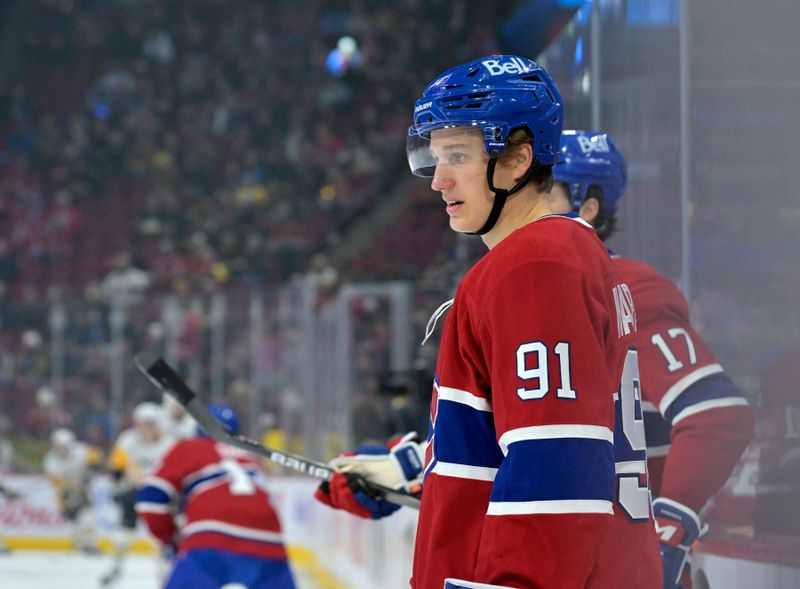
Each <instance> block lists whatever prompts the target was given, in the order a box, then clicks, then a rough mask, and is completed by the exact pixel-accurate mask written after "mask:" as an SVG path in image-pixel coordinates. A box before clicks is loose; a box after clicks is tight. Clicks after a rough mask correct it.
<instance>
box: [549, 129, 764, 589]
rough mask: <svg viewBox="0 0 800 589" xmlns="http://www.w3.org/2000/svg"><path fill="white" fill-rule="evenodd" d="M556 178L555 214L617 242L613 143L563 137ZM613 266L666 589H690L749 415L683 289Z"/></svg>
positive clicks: (639, 267)
mask: <svg viewBox="0 0 800 589" xmlns="http://www.w3.org/2000/svg"><path fill="white" fill-rule="evenodd" d="M553 178H554V180H555V184H554V186H553V189H552V191H551V206H552V208H553V211H554V212H560V213H565V212H571V211H577V212H578V213H579V214H580V216H581V217H582V218H583V219H584V220H586V221H587V222H589V223H591V224H592V225H593V226H594V227H595V229H596V231H597V233H598V235H599V236H600V238H601V239H603V240H605V239H607V238H609V237H610V236H611V235H612V234H613V233H614V227H615V225H616V216H615V214H616V208H617V201H618V200H619V198H620V197H621V196H622V195H623V193H624V191H625V180H626V166H625V160H624V159H623V157H622V154H621V153H620V152H619V151H618V150H617V148H616V146H615V145H614V142H613V141H612V140H611V139H610V138H609V137H608V136H607V135H606V134H603V133H591V132H584V131H564V133H563V135H562V138H561V159H560V161H559V163H558V164H556V166H555V167H554V168H553ZM613 259H614V266H615V267H616V269H617V271H618V272H619V274H620V276H621V277H622V279H623V281H624V282H625V283H626V284H627V285H628V286H629V287H630V288H631V292H632V293H633V297H634V300H635V301H636V317H637V320H638V324H639V330H638V331H637V333H636V335H635V339H636V346H637V349H638V351H639V371H640V375H641V382H642V396H643V399H644V401H645V403H644V404H643V409H644V419H645V431H646V437H647V452H648V466H649V474H650V482H651V487H652V490H653V493H654V495H655V496H656V497H657V499H656V500H655V501H654V504H653V508H654V512H655V516H656V523H657V528H658V532H659V535H660V539H661V554H662V562H663V572H664V586H665V587H666V588H668V589H672V588H676V587H681V585H682V584H683V586H684V587H687V586H689V583H690V580H689V574H688V567H687V568H686V571H685V572H684V564H685V563H686V562H687V560H688V559H687V554H688V550H689V548H690V547H691V545H692V543H693V542H694V541H695V540H696V539H697V538H698V537H699V536H700V535H701V533H702V529H703V526H702V524H701V520H700V516H699V513H700V510H701V509H702V508H703V505H705V504H706V502H707V501H708V499H709V498H710V497H711V496H712V495H713V494H714V493H716V492H717V491H718V490H719V489H720V487H721V486H722V485H723V484H724V483H725V481H726V479H727V478H728V476H729V475H730V473H731V471H732V470H733V467H734V466H735V465H736V463H737V462H738V460H739V457H740V456H741V454H742V452H743V451H744V449H745V447H746V446H747V444H748V443H749V442H750V439H751V438H752V435H753V415H752V410H751V409H750V407H749V405H748V403H747V401H746V399H745V398H744V396H743V395H742V393H741V392H740V391H739V390H738V389H737V388H736V386H735V385H734V384H733V383H732V382H731V380H730V378H728V376H727V375H726V374H725V372H724V370H723V368H722V367H721V366H720V364H719V362H718V361H717V358H716V357H715V356H714V353H713V352H712V351H711V350H710V349H709V348H708V346H706V344H705V343H704V342H703V340H702V339H701V338H700V336H699V335H698V333H697V332H696V331H695V330H694V329H693V328H692V326H691V324H690V322H689V310H688V305H687V303H686V300H685V299H684V297H683V295H682V294H681V293H680V291H679V290H678V289H677V287H676V286H675V285H674V284H673V283H672V282H671V281H670V280H669V279H667V278H665V277H664V276H662V275H661V274H659V273H658V272H657V271H656V270H654V269H653V268H651V267H650V266H648V265H647V264H644V263H641V262H636V261H633V260H629V259H626V258H623V257H620V256H616V255H614V256H613ZM670 439H671V442H670ZM681 576H683V580H682V581H681Z"/></svg>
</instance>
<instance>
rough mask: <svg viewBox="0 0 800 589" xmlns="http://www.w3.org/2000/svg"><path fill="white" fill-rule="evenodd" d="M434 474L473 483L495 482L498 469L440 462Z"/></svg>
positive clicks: (434, 468)
mask: <svg viewBox="0 0 800 589" xmlns="http://www.w3.org/2000/svg"><path fill="white" fill-rule="evenodd" d="M431 472H432V473H436V474H438V475H440V476H445V477H453V478H457V479H471V480H473V481H489V482H491V481H493V480H494V479H495V477H496V476H497V469H496V468H488V467H484V466H470V465H469V464H454V463H452V462H441V461H438V462H437V463H436V464H435V465H434V467H433V469H432V470H431Z"/></svg>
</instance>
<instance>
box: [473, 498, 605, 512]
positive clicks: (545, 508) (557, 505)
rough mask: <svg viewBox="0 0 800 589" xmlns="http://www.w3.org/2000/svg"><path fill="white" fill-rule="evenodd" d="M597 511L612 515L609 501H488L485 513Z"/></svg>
mask: <svg viewBox="0 0 800 589" xmlns="http://www.w3.org/2000/svg"><path fill="white" fill-rule="evenodd" d="M569 513H598V514H607V515H613V513H614V508H613V507H612V503H611V501H605V500H592V499H588V500H582V499H579V500H563V501H511V502H502V503H497V502H494V501H492V502H490V503H489V509H488V510H487V511H486V515H539V514H569Z"/></svg>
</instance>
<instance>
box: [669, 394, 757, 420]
mask: <svg viewBox="0 0 800 589" xmlns="http://www.w3.org/2000/svg"><path fill="white" fill-rule="evenodd" d="M749 405H750V404H749V403H748V402H747V399H744V398H742V397H728V398H723V399H714V400H712V401H703V402H701V403H695V404H694V405H690V406H689V407H687V408H686V409H684V410H683V411H681V412H680V413H678V414H677V415H676V416H675V417H673V418H672V425H673V426H674V425H675V424H676V423H678V422H679V421H680V420H682V419H685V418H687V417H690V416H692V415H696V414H697V413H702V412H703V411H709V410H710V409H719V408H721V407H736V406H745V407H747V406H749Z"/></svg>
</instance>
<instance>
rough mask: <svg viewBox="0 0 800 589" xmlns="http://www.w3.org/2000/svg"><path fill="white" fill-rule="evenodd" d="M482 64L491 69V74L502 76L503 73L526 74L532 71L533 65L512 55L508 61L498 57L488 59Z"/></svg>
mask: <svg viewBox="0 0 800 589" xmlns="http://www.w3.org/2000/svg"><path fill="white" fill-rule="evenodd" d="M481 64H482V65H483V66H484V67H485V68H486V69H487V70H489V75H490V76H500V75H502V74H525V73H527V72H529V71H531V67H530V66H529V65H528V64H526V63H525V62H524V61H522V60H521V59H520V58H519V57H510V58H508V60H507V61H500V60H497V59H486V60H484V61H482V62H481Z"/></svg>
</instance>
